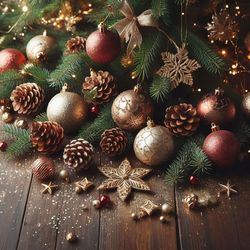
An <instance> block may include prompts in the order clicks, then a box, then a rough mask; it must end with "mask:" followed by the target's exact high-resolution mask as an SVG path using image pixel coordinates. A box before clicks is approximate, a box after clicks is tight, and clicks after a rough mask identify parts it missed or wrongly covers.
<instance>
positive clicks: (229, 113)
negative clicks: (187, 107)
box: [196, 94, 236, 126]
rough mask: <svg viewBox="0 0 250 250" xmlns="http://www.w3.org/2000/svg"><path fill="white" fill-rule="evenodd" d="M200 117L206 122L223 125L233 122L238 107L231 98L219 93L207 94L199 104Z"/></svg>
mask: <svg viewBox="0 0 250 250" xmlns="http://www.w3.org/2000/svg"><path fill="white" fill-rule="evenodd" d="M196 109H197V113H198V115H199V117H200V118H201V119H203V120H205V121H206V122H208V123H209V124H210V123H212V122H213V123H215V124H217V125H220V126H223V125H228V124H229V123H230V122H232V121H233V120H234V118H235V115H236V108H235V105H234V103H232V102H231V101H230V100H229V98H227V97H223V96H217V95H212V94H210V95H207V96H205V97H204V98H203V99H202V100H201V101H200V102H199V103H198V104H197V107H196Z"/></svg>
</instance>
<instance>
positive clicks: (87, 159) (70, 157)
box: [63, 138, 94, 171]
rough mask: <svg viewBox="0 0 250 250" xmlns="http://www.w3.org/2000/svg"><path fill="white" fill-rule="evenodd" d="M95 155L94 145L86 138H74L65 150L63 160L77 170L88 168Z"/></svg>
mask: <svg viewBox="0 0 250 250" xmlns="http://www.w3.org/2000/svg"><path fill="white" fill-rule="evenodd" d="M93 156H94V148H93V146H92V145H91V144H90V143H89V142H88V141H86V140H84V139H81V138H80V139H77V140H72V141H71V142H70V143H69V144H68V145H66V147H65V148H64V152H63V160H64V163H65V164H66V165H68V167H70V168H73V169H75V170H77V171H78V170H81V169H88V168H89V164H90V163H91V161H92V159H93Z"/></svg>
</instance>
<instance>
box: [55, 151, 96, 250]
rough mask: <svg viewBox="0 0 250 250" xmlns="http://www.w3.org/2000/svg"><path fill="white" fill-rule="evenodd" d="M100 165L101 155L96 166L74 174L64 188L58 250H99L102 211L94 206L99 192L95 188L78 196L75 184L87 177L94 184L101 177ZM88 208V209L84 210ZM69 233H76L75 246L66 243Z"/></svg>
mask: <svg viewBox="0 0 250 250" xmlns="http://www.w3.org/2000/svg"><path fill="white" fill-rule="evenodd" d="M99 165H100V155H99V153H98V154H96V156H95V161H94V164H93V165H92V166H91V168H90V169H89V170H87V171H82V172H81V173H79V174H76V173H75V174H72V183H71V184H68V185H65V186H64V195H63V197H62V199H63V202H62V206H61V222H60V225H59V230H58V235H57V245H56V248H57V249H67V250H68V249H74V250H75V249H91V250H95V249H98V238H99V216H100V211H99V210H96V209H95V208H94V207H93V206H92V201H93V200H95V199H97V198H98V196H99V192H98V191H97V190H96V185H95V187H93V188H91V189H90V190H89V191H88V192H86V193H85V192H84V193H82V194H76V193H75V191H74V188H75V185H74V182H75V181H78V180H81V179H83V178H84V177H87V178H88V179H89V180H90V181H92V182H93V183H94V184H96V183H97V179H98V178H99V175H98V174H97V173H98V171H97V169H96V167H97V166H99ZM84 207H86V208H87V209H86V210H85V209H83V208H84ZM68 232H75V234H76V235H77V237H78V240H77V242H76V243H75V244H71V243H69V242H67V241H66V239H65V238H66V235H67V233H68Z"/></svg>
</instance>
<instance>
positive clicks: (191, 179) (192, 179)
mask: <svg viewBox="0 0 250 250" xmlns="http://www.w3.org/2000/svg"><path fill="white" fill-rule="evenodd" d="M189 182H190V184H191V185H194V186H195V185H197V184H198V183H199V179H198V177H197V176H194V175H191V176H190V177H189Z"/></svg>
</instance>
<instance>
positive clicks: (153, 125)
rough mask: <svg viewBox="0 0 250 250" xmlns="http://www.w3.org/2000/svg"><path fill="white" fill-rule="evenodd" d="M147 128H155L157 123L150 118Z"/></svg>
mask: <svg viewBox="0 0 250 250" xmlns="http://www.w3.org/2000/svg"><path fill="white" fill-rule="evenodd" d="M147 127H148V128H153V127H155V122H154V121H153V120H152V119H151V118H150V117H148V120H147Z"/></svg>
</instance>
